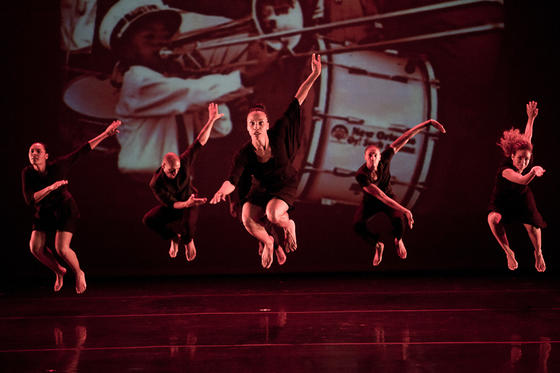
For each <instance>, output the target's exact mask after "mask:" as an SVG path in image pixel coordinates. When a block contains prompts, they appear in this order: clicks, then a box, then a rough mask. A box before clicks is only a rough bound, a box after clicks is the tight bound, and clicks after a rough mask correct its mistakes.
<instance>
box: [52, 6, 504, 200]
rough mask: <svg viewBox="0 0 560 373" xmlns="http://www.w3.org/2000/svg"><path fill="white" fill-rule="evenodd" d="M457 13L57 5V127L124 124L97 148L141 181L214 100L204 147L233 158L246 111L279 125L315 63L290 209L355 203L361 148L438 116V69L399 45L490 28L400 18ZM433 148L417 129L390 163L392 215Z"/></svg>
mask: <svg viewBox="0 0 560 373" xmlns="http://www.w3.org/2000/svg"><path fill="white" fill-rule="evenodd" d="M193 3H194V4H193ZM457 3H458V2H453V3H452V4H451V3H439V4H432V5H426V6H423V7H417V8H413V7H410V8H406V9H405V10H400V12H398V13H401V14H399V15H395V14H393V13H391V11H392V9H390V7H389V6H388V5H387V4H385V2H379V4H378V2H376V1H344V2H337V1H326V0H325V1H323V0H302V1H298V0H253V1H251V2H249V1H232V2H227V3H226V2H222V4H197V2H190V1H180V0H175V1H163V2H162V1H157V0H120V1H116V2H115V1H109V0H98V1H97V2H95V1H83V2H82V1H76V2H69V1H65V2H63V4H62V23H61V27H62V29H63V36H64V37H63V49H64V50H65V51H67V56H68V58H67V59H66V61H67V63H66V66H65V67H66V71H67V72H68V74H67V81H66V85H65V90H64V95H63V101H64V105H65V110H67V111H68V113H69V115H68V120H67V123H66V124H67V125H68V126H71V127H72V128H74V131H78V132H80V131H82V132H86V133H87V132H89V131H92V132H93V131H97V126H99V125H103V124H105V123H107V122H108V120H112V119H120V120H122V121H123V123H124V125H123V126H122V130H121V132H120V133H119V135H118V141H117V142H118V143H116V144H114V145H113V146H112V147H110V148H109V149H106V150H107V151H113V152H116V153H118V165H117V167H118V169H119V171H121V172H122V173H124V174H127V173H146V174H150V173H152V172H153V171H154V170H156V169H157V168H158V167H159V166H160V165H161V160H162V157H163V156H164V155H165V154H166V153H168V152H175V153H180V152H182V151H183V150H184V149H186V148H187V147H188V145H190V144H191V143H192V142H193V141H194V139H195V138H196V135H197V134H198V132H199V131H200V129H201V128H202V126H203V125H204V123H205V121H206V117H205V116H206V110H205V109H206V107H207V105H208V103H210V102H215V103H217V104H218V105H219V106H220V111H221V112H223V113H224V114H225V117H224V119H222V120H220V121H218V122H216V124H215V126H214V129H213V131H212V134H211V139H210V142H209V144H210V145H211V143H212V141H215V140H216V139H225V138H227V139H228V141H229V142H226V143H222V144H225V145H227V146H231V149H223V147H222V148H221V149H220V151H221V152H222V153H223V154H224V155H225V156H227V155H228V154H229V155H231V154H233V152H234V151H235V150H236V149H237V148H238V147H239V145H240V144H242V143H243V142H244V141H246V140H247V135H246V131H245V127H246V115H247V108H248V106H249V104H251V103H255V102H262V103H264V104H266V105H267V107H268V108H269V112H270V114H271V115H270V116H271V118H272V119H275V118H277V117H279V116H280V115H281V114H282V112H283V110H285V105H286V103H288V102H289V100H290V98H291V97H293V95H294V93H295V90H296V89H297V84H299V82H300V81H301V80H302V77H303V75H305V74H307V73H308V72H307V71H306V70H305V69H306V68H307V66H308V61H309V56H310V55H311V54H312V53H313V52H316V53H319V54H321V56H322V63H323V73H322V75H321V77H320V80H319V81H318V82H317V84H315V86H314V91H313V92H311V93H310V97H309V99H308V100H307V101H306V103H305V105H304V106H303V107H302V119H303V121H304V124H305V125H304V126H303V128H304V133H302V144H303V146H302V147H301V150H300V154H298V156H297V157H296V159H295V161H294V162H296V163H297V165H296V168H297V169H299V170H301V175H300V178H301V179H300V182H299V186H298V192H297V194H298V199H299V200H301V201H309V202H318V203H324V204H331V203H343V204H358V203H359V202H360V199H361V188H360V187H359V185H358V184H357V183H356V181H355V172H356V170H357V169H358V168H359V167H360V166H361V165H362V164H363V163H364V148H365V147H366V146H367V145H370V144H375V145H377V146H379V147H380V148H381V149H384V148H385V147H387V146H388V145H389V144H390V143H391V142H392V141H394V140H395V139H396V138H398V137H399V136H400V135H402V134H403V133H404V132H405V131H406V130H407V129H409V128H411V127H413V126H414V125H416V124H418V123H420V122H423V121H425V120H427V119H430V118H432V119H437V116H438V84H439V82H438V73H437V70H435V69H434V68H432V64H431V61H430V59H429V57H427V55H426V54H425V53H423V51H422V50H416V49H417V48H416V49H415V48H412V49H411V48H406V46H408V45H410V43H414V42H417V41H419V40H420V41H422V40H424V41H425V40H431V39H438V38H442V37H445V36H447V35H457V34H461V33H465V34H468V33H475V32H479V31H481V30H483V29H484V27H486V29H490V28H492V27H496V28H499V27H501V26H500V25H497V26H496V25H494V26H488V25H484V24H483V25H480V24H477V25H476V27H478V28H480V27H482V28H483V29H478V28H476V27H475V28H473V27H459V28H457V27H455V28H454V29H453V30H451V31H449V30H439V29H438V30H435V31H437V34H436V33H432V34H430V31H425V30H422V29H419V30H418V32H416V33H408V34H406V35H403V33H402V30H400V28H399V27H398V25H399V22H400V21H399V18H398V17H402V16H403V15H404V16H405V17H406V16H408V17H412V16H419V17H421V16H423V15H424V14H427V13H429V12H433V11H439V10H442V9H443V10H446V9H448V8H449V9H452V8H453V7H456V6H457ZM471 3H473V2H471ZM474 3H476V2H474ZM72 4H74V5H72ZM459 5H460V4H459ZM383 7H385V8H387V9H384V8H383ZM94 13H95V14H96V19H95V22H92V14H94ZM240 15H241V16H240ZM407 22H408V20H407ZM92 25H95V27H92ZM67 35H69V36H67ZM401 46H403V49H402V50H401V48H400V47H401ZM84 51H85V52H86V53H85V54H84ZM78 54H80V55H78ZM244 131H245V132H244ZM438 136H439V132H438V131H436V130H435V129H433V128H428V129H426V130H425V131H423V132H422V133H420V134H419V135H417V136H416V137H415V138H414V139H412V140H411V141H410V142H409V143H408V144H407V145H406V146H405V147H404V148H403V149H402V150H401V153H400V154H399V155H398V156H397V157H395V160H394V162H393V164H392V168H391V173H392V177H393V180H392V181H393V185H394V192H395V195H396V198H397V199H398V200H400V201H402V202H403V204H407V205H412V204H414V202H415V201H416V200H417V198H418V197H419V195H420V193H421V192H422V190H423V189H424V188H425V182H426V178H427V175H428V173H429V169H430V163H431V161H432V156H433V152H434V149H435V147H436V144H437V139H438ZM230 158H231V157H230ZM228 161H229V159H228ZM220 162H221V163H223V162H224V159H223V158H222V159H221V160H220ZM219 178H220V177H218V179H219Z"/></svg>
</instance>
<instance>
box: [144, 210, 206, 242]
mask: <svg viewBox="0 0 560 373" xmlns="http://www.w3.org/2000/svg"><path fill="white" fill-rule="evenodd" d="M197 217H198V207H197V206H193V207H189V208H186V209H174V208H170V207H166V206H156V207H154V208H153V209H151V210H150V211H148V212H147V213H146V215H144V218H143V219H142V222H143V223H144V225H146V226H147V227H148V228H150V229H151V230H153V231H155V232H156V233H157V234H159V235H160V236H161V237H162V238H163V239H164V240H170V239H172V238H175V237H177V234H180V235H181V241H182V242H183V243H185V244H186V243H188V242H190V241H191V240H192V239H193V238H194V234H195V230H196V220H197Z"/></svg>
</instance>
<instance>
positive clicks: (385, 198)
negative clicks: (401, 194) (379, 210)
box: [362, 184, 414, 228]
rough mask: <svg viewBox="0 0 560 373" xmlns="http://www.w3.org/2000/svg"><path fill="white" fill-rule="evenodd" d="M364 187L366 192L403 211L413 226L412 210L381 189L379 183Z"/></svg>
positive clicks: (409, 224) (409, 223) (410, 225)
mask: <svg viewBox="0 0 560 373" xmlns="http://www.w3.org/2000/svg"><path fill="white" fill-rule="evenodd" d="M362 189H363V190H364V191H365V192H366V193H369V194H371V195H372V196H374V197H375V198H377V199H378V200H380V201H381V202H383V203H384V204H386V205H387V206H389V207H390V208H392V209H395V210H397V211H400V212H402V213H403V214H404V216H406V220H408V226H409V227H410V228H412V225H413V224H414V219H413V218H412V212H410V210H409V209H407V208H406V207H404V206H402V205H401V204H400V203H398V202H397V201H395V200H394V199H392V198H391V197H389V196H388V195H387V194H385V193H384V192H383V191H382V190H381V189H379V188H378V187H377V185H374V184H369V185H368V186H365V187H363V188H362Z"/></svg>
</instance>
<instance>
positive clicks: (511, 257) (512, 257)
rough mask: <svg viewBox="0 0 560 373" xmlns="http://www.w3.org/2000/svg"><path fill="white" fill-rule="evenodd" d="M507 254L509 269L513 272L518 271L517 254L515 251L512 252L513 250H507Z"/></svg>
mask: <svg viewBox="0 0 560 373" xmlns="http://www.w3.org/2000/svg"><path fill="white" fill-rule="evenodd" d="M505 252H506V257H507V265H508V268H509V269H510V270H511V271H514V270H516V269H517V267H518V264H517V260H515V253H514V252H513V251H511V249H507V250H505Z"/></svg>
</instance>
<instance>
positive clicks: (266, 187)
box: [228, 98, 301, 208]
mask: <svg viewBox="0 0 560 373" xmlns="http://www.w3.org/2000/svg"><path fill="white" fill-rule="evenodd" d="M300 127H301V118H300V105H299V101H298V100H297V99H296V98H294V99H293V101H292V102H291V103H290V106H289V107H288V109H287V110H286V112H285V113H284V115H283V116H282V117H281V118H280V119H279V120H277V121H276V123H275V124H274V126H273V127H272V128H271V129H269V131H268V139H269V145H270V148H271V151H272V156H271V158H270V159H269V160H268V162H265V163H261V162H259V161H258V158H257V155H256V154H255V148H254V147H253V145H252V143H251V141H249V142H247V144H245V145H244V146H243V147H242V148H241V150H239V152H238V153H237V154H236V156H235V158H234V160H233V166H232V168H231V172H230V175H229V178H228V180H229V182H230V183H232V184H233V185H235V186H236V187H237V186H238V184H239V183H240V182H242V181H243V180H244V179H247V178H248V177H250V176H251V175H252V176H253V177H252V183H251V188H250V189H249V191H248V193H247V194H246V196H240V198H241V200H242V203H243V202H246V201H248V202H250V203H252V204H254V205H257V206H261V207H263V208H265V207H266V205H267V203H268V202H269V201H270V200H271V199H272V198H278V199H281V200H283V201H284V202H286V203H287V204H288V205H289V206H290V207H292V205H293V203H294V200H295V198H296V192H297V183H298V171H297V170H296V169H295V168H294V167H293V165H292V160H293V157H294V155H295V153H296V152H297V150H298V148H299V132H300Z"/></svg>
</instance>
